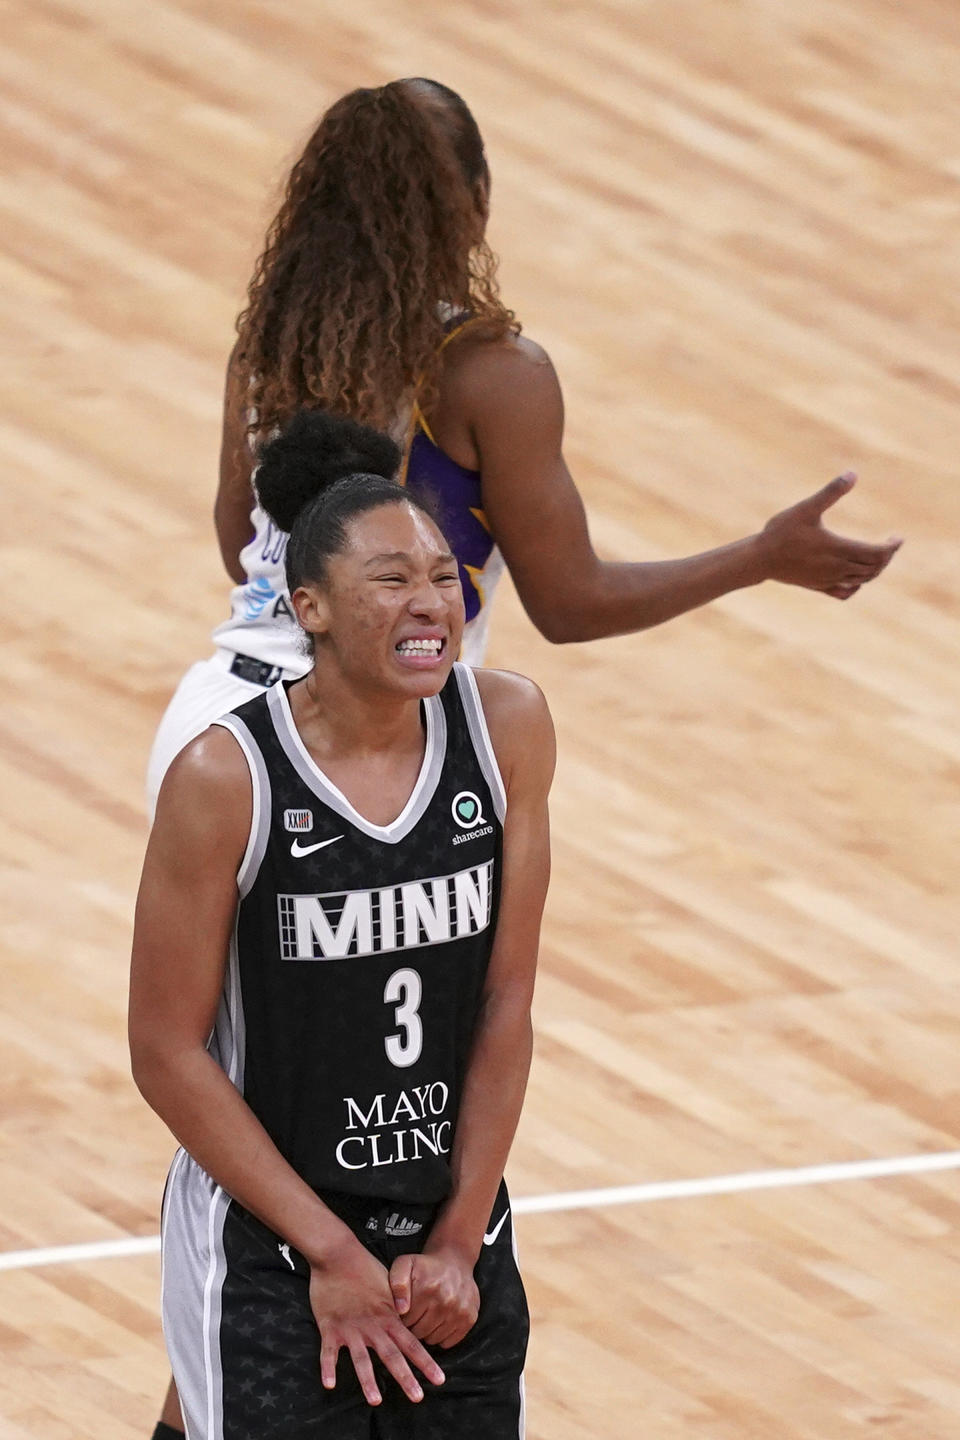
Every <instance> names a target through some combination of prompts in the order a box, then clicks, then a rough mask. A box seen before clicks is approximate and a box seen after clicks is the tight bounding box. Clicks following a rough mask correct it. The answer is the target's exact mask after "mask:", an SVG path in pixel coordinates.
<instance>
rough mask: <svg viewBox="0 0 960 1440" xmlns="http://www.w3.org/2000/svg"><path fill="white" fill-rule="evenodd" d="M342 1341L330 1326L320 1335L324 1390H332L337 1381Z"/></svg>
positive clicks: (321, 1379) (321, 1375)
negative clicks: (335, 1335) (338, 1358)
mask: <svg viewBox="0 0 960 1440" xmlns="http://www.w3.org/2000/svg"><path fill="white" fill-rule="evenodd" d="M339 1354H340V1342H339V1341H338V1340H337V1339H336V1338H335V1337H334V1334H333V1331H332V1330H331V1329H330V1328H329V1327H328V1328H327V1329H326V1330H324V1332H323V1334H322V1335H321V1336H320V1383H321V1385H322V1386H323V1388H324V1390H332V1389H333V1387H334V1386H335V1385H336V1383H337V1357H338V1355H339Z"/></svg>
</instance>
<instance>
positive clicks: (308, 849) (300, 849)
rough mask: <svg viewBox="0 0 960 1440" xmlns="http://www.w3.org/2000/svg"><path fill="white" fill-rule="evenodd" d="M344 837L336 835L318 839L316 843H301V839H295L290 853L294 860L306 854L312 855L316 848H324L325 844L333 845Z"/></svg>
mask: <svg viewBox="0 0 960 1440" xmlns="http://www.w3.org/2000/svg"><path fill="white" fill-rule="evenodd" d="M342 839H343V836H342V835H334V837H333V839H332V840H318V841H317V843H316V845H301V844H300V841H299V840H294V842H293V844H292V845H291V846H290V854H291V855H292V856H293V858H294V860H299V859H300V858H301V857H302V856H304V855H312V854H313V852H314V850H322V849H323V847H324V846H325V845H333V844H335V843H336V841H337V840H342Z"/></svg>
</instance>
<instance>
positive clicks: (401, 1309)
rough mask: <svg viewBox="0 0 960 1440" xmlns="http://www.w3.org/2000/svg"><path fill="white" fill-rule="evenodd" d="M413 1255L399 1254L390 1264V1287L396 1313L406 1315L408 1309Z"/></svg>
mask: <svg viewBox="0 0 960 1440" xmlns="http://www.w3.org/2000/svg"><path fill="white" fill-rule="evenodd" d="M414 1258H415V1257H414V1256H413V1255H400V1256H398V1258H397V1259H396V1260H394V1262H393V1264H392V1265H391V1266H390V1289H391V1290H392V1291H393V1303H394V1305H396V1307H397V1314H398V1315H406V1313H407V1311H408V1310H409V1309H410V1285H411V1280H412V1277H413V1262H414Z"/></svg>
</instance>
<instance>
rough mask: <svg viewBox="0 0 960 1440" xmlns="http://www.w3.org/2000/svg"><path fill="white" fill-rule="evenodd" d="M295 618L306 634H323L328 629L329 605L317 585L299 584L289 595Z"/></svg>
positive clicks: (323, 592)
mask: <svg viewBox="0 0 960 1440" xmlns="http://www.w3.org/2000/svg"><path fill="white" fill-rule="evenodd" d="M290 599H291V601H292V602H293V608H294V610H295V611H296V614H297V619H298V620H299V621H300V626H301V628H302V629H304V630H306V632H307V634H308V635H325V634H326V633H327V631H328V630H329V629H330V605H329V602H328V601H327V596H326V592H325V591H324V590H321V589H320V587H319V586H318V585H300V586H299V587H298V588H297V589H296V590H294V592H293V594H292V595H291V596H290Z"/></svg>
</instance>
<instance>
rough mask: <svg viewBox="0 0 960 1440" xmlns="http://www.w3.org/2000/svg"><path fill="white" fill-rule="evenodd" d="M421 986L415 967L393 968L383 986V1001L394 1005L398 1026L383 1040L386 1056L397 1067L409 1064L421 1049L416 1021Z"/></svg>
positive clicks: (420, 1039)
mask: <svg viewBox="0 0 960 1440" xmlns="http://www.w3.org/2000/svg"><path fill="white" fill-rule="evenodd" d="M422 995H423V986H422V985H421V984H420V976H419V975H418V974H417V972H416V970H394V972H393V974H392V975H391V976H390V979H389V980H388V981H387V983H386V985H385V986H384V988H383V1003H384V1004H385V1005H393V1006H395V1009H394V1012H393V1018H394V1020H395V1021H396V1023H397V1024H398V1025H400V1026H402V1027H403V1028H402V1030H401V1031H398V1032H397V1033H396V1034H395V1035H388V1036H387V1038H386V1039H385V1040H384V1042H383V1046H384V1049H385V1050H386V1052H387V1059H388V1060H389V1061H390V1062H391V1064H393V1065H397V1066H399V1067H400V1068H401V1069H402V1068H403V1067H404V1066H406V1065H413V1064H415V1063H416V1061H417V1060H419V1058H420V1051H421V1050H422V1049H423V1025H422V1023H421V1020H420V1015H419V1009H420V998H421V996H422Z"/></svg>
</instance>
